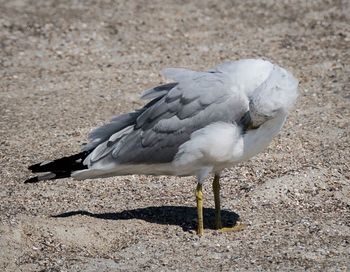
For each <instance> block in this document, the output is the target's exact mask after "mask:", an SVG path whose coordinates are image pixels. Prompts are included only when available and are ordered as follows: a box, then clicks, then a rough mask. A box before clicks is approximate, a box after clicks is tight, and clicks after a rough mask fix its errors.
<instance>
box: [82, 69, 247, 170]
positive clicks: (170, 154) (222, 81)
mask: <svg viewBox="0 0 350 272" xmlns="http://www.w3.org/2000/svg"><path fill="white" fill-rule="evenodd" d="M167 72H168V74H171V75H170V77H172V78H173V79H175V80H177V82H176V83H170V85H169V84H167V85H162V86H160V87H159V89H158V90H157V89H156V88H155V89H153V91H148V93H146V96H147V95H150V97H155V99H154V100H152V101H151V102H149V103H148V104H147V105H146V106H145V107H144V108H142V109H141V110H139V111H137V117H136V118H135V120H134V122H133V124H131V125H129V126H124V128H123V129H122V130H120V131H118V132H116V133H115V134H114V135H112V136H111V137H110V138H109V140H108V141H106V142H104V143H102V144H100V145H99V146H98V147H97V148H96V149H95V150H94V151H93V152H92V153H91V155H90V156H89V160H90V162H88V163H89V164H93V163H94V162H97V161H100V160H101V159H103V158H106V159H107V160H113V161H114V162H116V163H118V164H138V163H142V164H150V163H167V162H170V161H172V160H173V158H174V157H175V155H176V153H177V152H178V149H179V146H180V145H182V144H183V143H184V142H186V141H188V140H189V139H190V136H191V134H192V133H193V132H194V131H196V130H198V129H201V128H203V127H205V126H207V125H209V124H211V123H214V122H228V123H235V122H238V121H239V120H240V119H241V117H242V116H243V115H244V113H245V112H246V111H247V110H248V104H249V103H248V98H247V96H246V95H245V93H243V92H240V91H239V89H238V88H236V87H235V86H234V85H232V83H231V81H230V78H229V77H227V75H225V74H223V73H220V72H208V73H207V72H203V73H202V72H194V71H189V70H184V69H169V70H168V71H167ZM164 86H165V87H164ZM157 94H159V95H157ZM134 117H135V116H134ZM218 138H220V135H218ZM108 162H109V161H108Z"/></svg>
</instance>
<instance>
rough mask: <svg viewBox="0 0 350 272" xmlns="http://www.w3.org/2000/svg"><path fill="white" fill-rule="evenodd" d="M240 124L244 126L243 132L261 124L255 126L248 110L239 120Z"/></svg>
mask: <svg viewBox="0 0 350 272" xmlns="http://www.w3.org/2000/svg"><path fill="white" fill-rule="evenodd" d="M239 126H240V127H242V130H243V132H246V131H248V130H252V129H257V128H259V126H254V124H253V121H252V118H251V116H250V112H249V111H247V112H246V113H245V114H244V115H243V116H242V118H241V119H240V121H239Z"/></svg>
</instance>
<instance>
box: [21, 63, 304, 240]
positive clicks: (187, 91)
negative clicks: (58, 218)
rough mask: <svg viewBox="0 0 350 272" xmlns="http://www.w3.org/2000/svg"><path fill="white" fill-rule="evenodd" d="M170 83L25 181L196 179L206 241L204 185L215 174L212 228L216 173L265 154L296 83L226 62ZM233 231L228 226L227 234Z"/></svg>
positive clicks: (272, 71) (260, 66)
mask: <svg viewBox="0 0 350 272" xmlns="http://www.w3.org/2000/svg"><path fill="white" fill-rule="evenodd" d="M162 74H163V76H165V77H166V78H167V79H168V80H169V82H170V83H167V84H164V85H160V86H157V87H154V88H152V89H149V90H146V91H144V92H143V94H142V95H141V99H144V100H148V103H146V104H145V106H144V107H143V108H140V109H137V110H135V111H133V112H130V113H125V114H121V115H118V116H115V117H114V118H112V119H111V120H110V122H109V123H106V124H105V125H102V126H101V127H98V128H96V129H94V130H92V131H91V133H90V134H89V135H88V140H89V141H88V143H87V144H86V145H85V146H83V148H82V151H81V152H80V153H78V154H74V155H72V156H67V157H63V158H59V159H57V160H53V161H45V162H42V163H37V164H34V165H31V166H29V168H28V169H29V170H31V171H32V172H33V173H42V174H41V175H38V176H34V177H31V178H29V179H27V180H26V181H25V183H36V182H39V181H44V180H54V179H62V178H68V177H72V178H74V179H77V180H83V179H94V178H105V177H111V176H123V175H131V174H139V175H155V176H157V175H172V176H195V177H196V178H197V187H196V191H195V196H196V204H197V217H198V222H197V234H198V235H199V236H201V235H203V232H204V226H203V192H202V188H203V183H204V181H205V180H206V178H207V177H208V176H209V175H210V174H213V176H214V178H213V182H212V187H213V192H214V203H215V226H216V229H224V228H223V226H222V223H221V211H220V183H219V180H220V173H221V172H222V171H223V170H224V169H226V168H230V167H232V166H234V165H237V164H238V163H240V162H243V161H246V160H248V159H250V158H251V157H253V156H254V155H256V154H258V153H259V152H261V151H263V150H264V149H265V148H266V147H267V146H268V144H269V143H270V142H271V141H272V139H273V137H274V136H276V135H277V134H278V132H279V131H280V130H281V128H282V126H283V124H284V122H285V120H286V117H287V115H288V113H289V111H290V109H292V108H293V106H294V104H295V102H296V99H297V97H298V80H297V79H296V78H295V77H294V76H293V75H292V74H291V73H290V72H288V71H287V70H285V69H283V68H281V67H280V66H278V65H276V64H273V63H271V62H269V61H266V60H262V59H241V60H237V61H227V62H224V63H222V64H219V65H218V66H216V67H215V68H213V69H210V70H208V71H206V72H197V71H192V70H188V69H183V68H167V69H164V70H163V71H162ZM232 229H233V228H232Z"/></svg>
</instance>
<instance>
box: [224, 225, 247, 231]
mask: <svg viewBox="0 0 350 272" xmlns="http://www.w3.org/2000/svg"><path fill="white" fill-rule="evenodd" d="M245 227H246V225H245V224H242V223H237V224H236V225H234V226H232V227H224V228H220V229H218V231H220V232H229V231H241V230H244V229H245Z"/></svg>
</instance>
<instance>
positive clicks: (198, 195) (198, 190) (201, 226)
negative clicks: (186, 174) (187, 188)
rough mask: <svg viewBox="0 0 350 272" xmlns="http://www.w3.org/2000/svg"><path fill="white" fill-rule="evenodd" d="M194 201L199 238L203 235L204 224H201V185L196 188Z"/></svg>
mask: <svg viewBox="0 0 350 272" xmlns="http://www.w3.org/2000/svg"><path fill="white" fill-rule="evenodd" d="M196 201H197V217H198V226H197V234H198V235H199V236H202V235H203V231H204V224H203V191H202V184H200V183H198V184H197V188H196Z"/></svg>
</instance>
